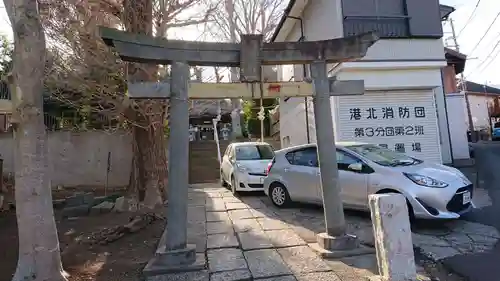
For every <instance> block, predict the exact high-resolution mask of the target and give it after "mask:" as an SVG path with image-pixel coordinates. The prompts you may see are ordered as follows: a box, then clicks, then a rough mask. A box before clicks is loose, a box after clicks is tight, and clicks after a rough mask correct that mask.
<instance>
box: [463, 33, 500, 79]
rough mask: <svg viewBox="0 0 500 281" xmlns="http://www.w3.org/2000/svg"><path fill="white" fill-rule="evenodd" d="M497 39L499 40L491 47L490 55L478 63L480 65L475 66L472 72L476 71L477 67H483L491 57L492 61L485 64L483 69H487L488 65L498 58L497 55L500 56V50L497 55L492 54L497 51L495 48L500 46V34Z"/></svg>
mask: <svg viewBox="0 0 500 281" xmlns="http://www.w3.org/2000/svg"><path fill="white" fill-rule="evenodd" d="M497 39H498V40H497V42H496V44H495V46H493V49H491V51H490V53H489V54H488V55H487V56H486V57H485V58H484V60H483V61H482V62H481V63H479V65H478V66H476V67H475V68H474V69H473V70H472V71H471V74H472V73H473V72H474V71H476V70H477V69H480V68H481V66H483V65H484V64H485V63H486V61H487V60H488V58H491V60H490V61H489V62H488V63H487V64H486V66H485V67H482V68H481V69H486V68H487V67H488V66H489V65H490V64H491V63H492V62H493V61H494V60H495V59H496V57H497V56H498V54H499V53H500V51H499V52H497V53H496V54H495V56H493V57H491V55H492V54H493V53H494V52H495V50H496V49H497V48H498V47H499V46H500V34H499V35H498V36H497ZM471 74H469V75H468V76H470V75H471Z"/></svg>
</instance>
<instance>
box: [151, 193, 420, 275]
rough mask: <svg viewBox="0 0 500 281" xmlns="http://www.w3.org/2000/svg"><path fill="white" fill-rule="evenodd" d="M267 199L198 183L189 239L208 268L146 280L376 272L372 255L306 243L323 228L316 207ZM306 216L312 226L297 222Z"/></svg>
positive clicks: (191, 207) (190, 213)
mask: <svg viewBox="0 0 500 281" xmlns="http://www.w3.org/2000/svg"><path fill="white" fill-rule="evenodd" d="M269 203H270V202H268V201H267V200H266V199H265V197H254V196H246V195H245V196H242V197H239V198H237V197H234V196H233V195H232V194H231V193H230V192H229V191H228V190H226V189H224V188H220V187H218V185H216V184H210V185H207V184H205V185H194V186H193V188H190V191H189V210H188V220H189V223H188V243H190V244H196V248H197V252H198V253H199V254H204V255H205V257H206V265H207V266H206V268H207V269H206V270H203V271H198V272H190V273H182V274H169V275H163V276H155V277H149V278H148V280H150V281H165V280H186V281H187V280H189V281H237V280H239V281H242V280H269V281H270V280H273V281H309V280H315V281H317V280H322V281H354V280H356V281H357V280H364V279H365V278H366V277H368V276H373V275H375V274H376V273H377V266H376V258H375V255H374V254H371V255H364V256H356V257H349V258H342V259H336V260H326V259H321V258H320V257H319V256H318V255H317V254H316V253H315V252H314V251H313V250H312V249H311V248H310V247H309V246H308V243H314V242H316V240H315V232H316V231H317V232H319V231H322V230H324V228H323V229H319V228H320V227H321V225H322V222H320V220H321V219H322V216H321V215H319V216H318V212H317V211H314V210H313V211H311V212H312V213H314V214H311V213H309V214H308V211H307V210H306V211H305V212H304V213H302V212H300V211H297V209H285V210H280V209H276V208H275V207H274V206H272V205H270V204H269ZM304 218H306V220H307V218H309V222H311V223H312V224H313V226H312V227H311V225H310V224H306V226H304V224H303V223H297V222H299V221H301V220H303V219H304ZM318 218H319V220H318ZM315 227H318V229H315ZM350 227H351V228H352V226H350ZM419 271H423V269H422V268H419ZM423 280H425V277H423Z"/></svg>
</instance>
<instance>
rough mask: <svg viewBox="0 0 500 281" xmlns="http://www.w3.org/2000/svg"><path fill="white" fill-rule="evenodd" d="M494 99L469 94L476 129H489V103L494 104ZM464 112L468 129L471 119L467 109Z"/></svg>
mask: <svg viewBox="0 0 500 281" xmlns="http://www.w3.org/2000/svg"><path fill="white" fill-rule="evenodd" d="M493 99H494V98H493V97H488V96H484V95H475V94H469V104H470V113H471V115H472V123H473V124H474V129H476V130H481V129H489V126H490V124H489V117H488V103H492V102H493ZM464 111H465V124H466V126H467V127H468V126H469V119H468V118H467V108H464Z"/></svg>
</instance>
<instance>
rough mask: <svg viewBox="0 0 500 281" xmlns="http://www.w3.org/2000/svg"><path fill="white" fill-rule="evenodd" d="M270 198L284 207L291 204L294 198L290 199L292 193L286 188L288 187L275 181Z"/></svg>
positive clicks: (277, 204)
mask: <svg viewBox="0 0 500 281" xmlns="http://www.w3.org/2000/svg"><path fill="white" fill-rule="evenodd" d="M269 198H271V201H272V202H273V204H274V205H275V206H277V207H280V208H284V207H287V206H289V205H290V203H291V202H292V200H291V199H290V195H289V194H288V191H287V190H286V187H285V186H284V185H282V184H279V183H274V184H272V185H271V188H270V190H269Z"/></svg>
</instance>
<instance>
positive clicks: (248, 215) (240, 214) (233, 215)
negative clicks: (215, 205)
mask: <svg viewBox="0 0 500 281" xmlns="http://www.w3.org/2000/svg"><path fill="white" fill-rule="evenodd" d="M228 214H229V218H230V219H231V220H232V221H233V222H234V221H237V220H242V219H252V218H253V217H254V216H253V214H252V212H250V209H241V210H231V211H228Z"/></svg>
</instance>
